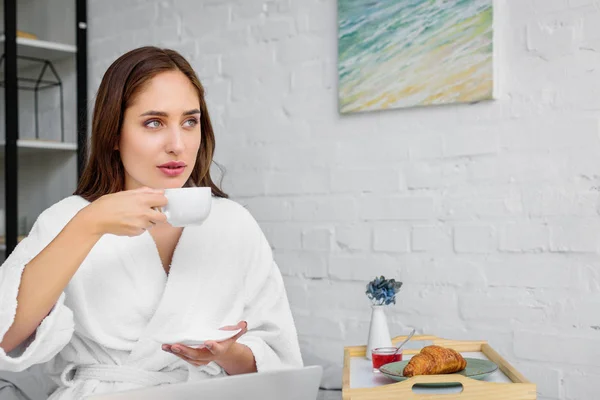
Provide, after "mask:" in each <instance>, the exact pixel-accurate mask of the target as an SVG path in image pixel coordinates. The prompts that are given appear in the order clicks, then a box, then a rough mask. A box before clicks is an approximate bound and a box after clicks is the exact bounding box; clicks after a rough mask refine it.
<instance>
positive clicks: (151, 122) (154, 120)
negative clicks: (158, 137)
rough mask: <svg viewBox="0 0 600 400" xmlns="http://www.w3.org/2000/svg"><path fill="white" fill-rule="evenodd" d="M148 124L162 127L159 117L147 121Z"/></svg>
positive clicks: (149, 126)
mask: <svg viewBox="0 0 600 400" xmlns="http://www.w3.org/2000/svg"><path fill="white" fill-rule="evenodd" d="M146 126H147V127H148V128H160V121H159V120H157V119H152V120H150V121H148V122H146Z"/></svg>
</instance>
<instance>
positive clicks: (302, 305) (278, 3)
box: [89, 0, 600, 399]
mask: <svg viewBox="0 0 600 400" xmlns="http://www.w3.org/2000/svg"><path fill="white" fill-rule="evenodd" d="M117 10H118V11H117ZM89 12H90V64H91V78H90V79H91V85H92V89H95V88H96V87H97V85H98V83H99V80H100V78H101V76H102V73H103V72H104V70H105V69H106V67H107V66H108V65H109V64H110V62H112V61H113V60H114V59H115V58H116V57H117V56H118V55H119V54H121V53H122V52H124V51H126V50H128V49H131V48H133V47H137V46H140V45H143V44H155V45H159V46H165V47H167V46H168V47H173V48H175V49H178V50H180V51H181V52H182V53H183V54H184V55H186V56H187V57H189V59H190V61H191V62H192V63H193V65H194V67H195V68H196V70H197V71H198V73H199V75H200V77H201V79H202V80H203V82H204V84H205V86H206V88H207V96H208V103H209V108H210V110H211V112H212V116H213V120H214V121H215V129H216V132H217V161H218V162H219V163H221V164H223V165H224V166H225V167H226V169H227V173H226V175H225V181H224V182H225V190H226V191H227V192H229V193H230V194H232V195H233V197H234V198H235V199H237V200H239V201H240V202H242V203H243V204H245V205H246V206H247V207H248V208H249V209H250V210H251V211H252V212H253V214H254V215H255V216H256V218H257V219H258V220H259V222H260V223H261V225H262V226H263V228H264V230H265V233H266V235H267V237H268V238H269V239H270V241H271V244H272V246H273V247H274V249H275V256H276V259H277V261H278V263H279V265H280V267H281V270H282V272H283V274H284V275H285V276H284V278H285V282H286V286H287V288H288V292H289V297H290V302H291V304H292V309H293V312H294V315H295V316H296V320H297V323H298V329H299V332H300V336H301V342H302V346H303V350H304V351H305V353H306V354H313V355H314V354H319V355H320V356H323V357H325V358H329V359H330V360H331V361H333V362H335V363H337V364H338V365H341V357H342V346H343V345H350V344H361V343H365V341H366V338H367V331H368V321H369V316H370V310H369V306H368V303H367V300H366V298H365V296H364V284H365V282H366V281H367V280H369V279H371V278H372V277H374V276H375V275H378V274H385V275H386V276H390V277H396V278H398V279H400V280H402V281H404V283H405V286H404V287H403V288H402V292H401V294H400V295H399V298H398V305H397V306H395V307H392V308H391V309H390V312H389V321H390V328H391V331H392V333H393V334H394V335H400V334H404V333H406V332H407V331H408V329H409V328H410V327H416V328H417V329H418V330H419V332H420V333H431V334H436V335H439V336H445V337H451V338H457V339H463V338H464V339H466V338H471V339H487V340H489V341H490V343H491V344H492V346H493V347H495V348H497V349H498V350H499V351H500V352H501V353H502V354H503V355H504V356H505V357H506V358H507V359H508V360H509V361H511V362H513V363H514V364H515V365H516V366H518V368H519V369H520V370H521V371H522V372H523V373H524V374H525V375H526V376H528V377H529V378H530V379H531V380H533V381H535V382H536V383H537V384H538V391H539V394H540V398H541V399H592V398H595V397H597V394H598V392H599V391H600V387H599V386H598V381H599V380H598V377H599V376H600V361H599V360H600V352H599V350H598V349H600V313H599V312H598V310H599V307H600V267H598V254H599V251H600V220H599V219H598V210H599V206H598V205H599V203H598V195H600V193H599V191H598V189H594V187H600V173H599V172H598V171H600V130H599V118H598V114H597V113H598V110H599V109H600V68H599V66H600V58H599V57H598V53H597V51H598V50H600V28H599V27H600V1H597V0H499V1H498V6H497V9H496V17H497V22H498V23H497V31H498V40H497V43H496V45H497V46H498V49H499V58H498V59H497V62H498V65H499V70H500V75H499V79H500V82H501V92H500V96H499V98H498V99H497V100H496V101H493V102H483V103H479V104H475V105H459V106H445V107H433V108H419V109H411V110H391V111H386V112H375V113H363V114H359V115H350V116H340V115H339V114H338V112H337V92H336V82H337V68H336V59H337V54H336V48H337V47H336V46H337V26H336V2H335V1H333V0H319V1H317V0H220V1H216V0H198V1H183V0H165V1H155V2H141V1H136V0H121V1H119V2H118V4H117V3H116V2H109V3H107V2H105V1H100V0H91V1H90V11H89Z"/></svg>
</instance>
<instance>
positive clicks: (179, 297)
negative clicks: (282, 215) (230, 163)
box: [0, 196, 302, 400]
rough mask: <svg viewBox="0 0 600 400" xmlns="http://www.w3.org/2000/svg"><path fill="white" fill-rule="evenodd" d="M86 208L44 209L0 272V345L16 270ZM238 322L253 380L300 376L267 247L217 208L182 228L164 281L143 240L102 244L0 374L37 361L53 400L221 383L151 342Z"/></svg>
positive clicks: (3, 361)
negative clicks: (281, 372)
mask: <svg viewBox="0 0 600 400" xmlns="http://www.w3.org/2000/svg"><path fill="white" fill-rule="evenodd" d="M88 204H89V202H87V201H86V200H84V199H83V198H81V197H79V196H71V197H69V198H67V199H65V200H63V201H61V202H59V203H57V204H55V205H54V206H52V207H50V208H49V209H47V210H46V211H44V212H43V213H42V214H41V215H40V217H39V218H38V220H37V221H36V223H35V225H34V227H33V228H32V230H31V232H30V234H29V235H28V237H27V238H26V239H24V240H23V241H22V242H21V243H19V245H18V246H17V248H16V249H15V251H14V252H13V253H12V254H11V255H10V257H9V258H8V259H7V260H6V262H5V263H4V264H3V265H2V267H0V338H2V337H4V335H5V334H6V332H7V330H8V329H9V327H10V326H11V325H12V323H13V321H14V316H15V312H16V307H17V293H18V289H19V283H20V279H21V274H22V272H23V269H24V267H25V265H26V264H27V263H28V262H29V261H30V260H31V259H32V258H33V257H35V256H36V255H37V254H38V253H39V252H40V251H41V250H42V249H43V248H44V247H45V246H46V245H47V244H48V243H50V241H51V240H52V239H53V238H54V237H55V236H56V235H57V234H58V233H59V232H60V231H61V229H62V228H63V227H64V226H65V225H66V224H67V222H68V221H69V220H70V219H71V218H73V216H75V214H76V213H77V212H78V211H79V210H80V209H82V208H83V207H85V206H87V205H88ZM58 267H59V266H55V265H48V266H47V268H58ZM239 321H247V323H248V332H247V333H246V334H245V335H243V336H242V337H241V338H240V339H239V340H238V342H239V343H241V344H244V345H246V346H248V347H249V348H250V349H251V350H252V352H253V354H254V357H255V360H256V366H257V369H258V371H259V372H260V371H266V370H271V369H280V368H286V367H298V366H302V359H301V356H300V349H299V345H298V339H297V334H296V328H295V326H294V322H293V319H292V315H291V312H290V308H289V304H288V300H287V295H286V292H285V288H284V286H283V280H282V278H281V274H280V272H279V269H278V267H277V265H276V264H275V262H274V260H273V255H272V252H271V249H270V247H269V244H268V243H267V240H266V238H265V237H264V235H263V233H262V231H261V229H260V227H259V226H258V224H257V223H256V221H255V220H254V219H253V218H252V216H251V215H250V213H249V212H248V211H247V210H246V209H244V208H243V207H242V206H240V205H238V204H237V203H235V202H233V201H231V200H227V199H221V198H214V199H213V206H212V210H211V213H210V215H209V217H208V218H207V219H206V221H205V222H204V223H203V224H202V225H200V226H194V227H186V228H184V230H183V233H182V235H181V238H180V240H179V243H178V245H177V247H176V249H175V253H174V255H173V260H172V263H171V269H170V272H169V275H168V276H167V274H166V273H165V271H164V269H163V267H162V262H161V260H160V257H159V254H158V250H157V248H156V246H155V243H154V240H153V239H152V236H151V235H150V233H148V232H145V233H144V234H142V235H140V236H137V237H132V238H129V237H122V236H115V235H104V236H103V237H102V238H101V239H100V241H99V242H98V243H97V244H96V245H95V246H94V248H93V249H92V251H91V252H90V253H89V255H88V256H87V258H86V259H85V261H84V262H83V263H82V264H81V266H80V268H79V269H78V270H77V272H76V273H75V275H74V276H73V278H72V279H71V281H70V282H69V284H68V286H67V287H66V289H65V291H64V293H63V294H62V295H61V296H60V298H59V300H58V302H57V303H56V305H55V306H54V308H53V309H52V311H51V312H50V314H49V315H48V316H47V317H46V318H45V319H44V320H43V321H42V323H41V324H40V326H39V327H38V328H37V330H36V332H35V334H34V335H32V337H31V338H30V339H29V340H28V342H27V343H26V348H25V350H24V352H22V351H15V352H11V353H9V354H6V353H5V352H4V351H3V350H2V349H1V348H0V370H10V371H21V370H24V369H26V368H28V367H29V366H31V365H34V364H41V363H46V364H45V368H46V370H47V372H48V374H49V375H50V376H51V377H52V378H53V380H55V381H56V382H57V383H58V385H59V387H58V389H57V390H56V391H55V392H54V393H53V395H52V396H51V397H50V399H52V400H57V399H61V400H64V399H80V398H83V397H85V396H87V395H90V394H98V393H105V392H113V391H121V390H128V389H134V388H140V387H145V386H152V385H160V384H168V383H176V382H185V381H189V380H197V379H205V378H208V377H213V376H222V375H224V374H225V372H224V371H223V370H222V369H221V368H220V367H219V366H218V365H217V364H216V363H214V362H213V363H210V364H208V365H207V366H202V367H194V366H192V365H190V364H188V363H186V362H185V361H183V360H181V359H179V358H178V357H176V356H174V355H172V354H169V353H166V352H164V351H162V349H161V344H160V343H159V342H156V341H155V340H154V339H156V338H161V337H172V336H173V335H175V334H177V333H182V332H188V333H190V334H191V335H192V336H193V332H195V331H196V332H200V331H202V330H206V329H218V328H220V327H222V326H225V325H235V324H237V323H238V322H239ZM198 339H204V338H198Z"/></svg>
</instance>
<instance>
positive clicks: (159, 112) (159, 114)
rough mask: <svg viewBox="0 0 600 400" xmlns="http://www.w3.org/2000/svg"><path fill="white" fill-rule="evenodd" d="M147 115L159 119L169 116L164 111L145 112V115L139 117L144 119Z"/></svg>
mask: <svg viewBox="0 0 600 400" xmlns="http://www.w3.org/2000/svg"><path fill="white" fill-rule="evenodd" d="M147 115H158V116H159V117H166V116H168V115H169V114H167V113H166V112H164V111H155V110H149V111H146V112H145V113H142V114H140V117H145V116H147Z"/></svg>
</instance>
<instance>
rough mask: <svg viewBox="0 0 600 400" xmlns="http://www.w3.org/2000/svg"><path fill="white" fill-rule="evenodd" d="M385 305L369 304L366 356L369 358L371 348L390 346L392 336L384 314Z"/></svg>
mask: <svg viewBox="0 0 600 400" xmlns="http://www.w3.org/2000/svg"><path fill="white" fill-rule="evenodd" d="M384 307H385V306H371V308H372V311H371V325H370V326H369V341H368V342H367V354H366V357H367V358H368V359H369V360H370V359H371V350H373V349H376V348H378V347H391V346H392V338H391V337H390V330H389V328H388V324H387V317H386V316H385V308H384Z"/></svg>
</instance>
